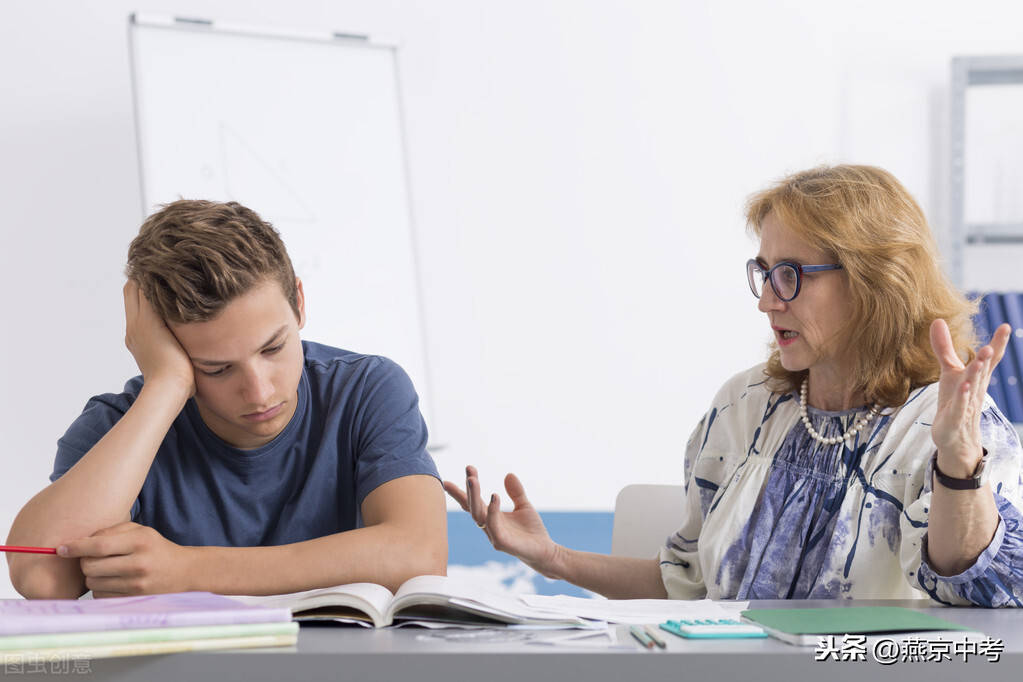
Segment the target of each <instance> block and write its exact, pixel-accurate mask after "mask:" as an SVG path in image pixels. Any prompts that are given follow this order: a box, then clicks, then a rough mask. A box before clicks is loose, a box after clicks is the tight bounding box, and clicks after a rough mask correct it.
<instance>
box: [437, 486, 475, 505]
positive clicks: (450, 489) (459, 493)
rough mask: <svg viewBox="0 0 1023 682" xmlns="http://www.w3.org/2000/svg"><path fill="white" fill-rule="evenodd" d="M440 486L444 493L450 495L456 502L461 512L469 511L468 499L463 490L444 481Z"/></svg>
mask: <svg viewBox="0 0 1023 682" xmlns="http://www.w3.org/2000/svg"><path fill="white" fill-rule="evenodd" d="M442 485H443V486H444V492H446V493H447V494H448V495H450V496H451V499H453V500H454V501H455V502H457V503H458V506H460V507H461V508H462V510H463V511H469V498H468V497H467V496H466V494H465V491H464V490H462V489H461V488H459V487H458V486H457V485H456V484H454V483H452V482H451V481H444V483H443V484H442Z"/></svg>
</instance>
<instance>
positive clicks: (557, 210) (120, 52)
mask: <svg viewBox="0 0 1023 682" xmlns="http://www.w3.org/2000/svg"><path fill="white" fill-rule="evenodd" d="M766 4H767V3H762V2H755V1H753V0H743V1H736V2H731V3H721V2H716V1H715V0H694V1H691V2H685V3H679V2H668V1H664V2H652V1H650V2H637V1H636V0H632V1H630V2H625V1H621V2H594V1H584V0H574V1H570V0H554V1H551V0H546V1H544V0H520V1H518V2H507V1H505V2H496V1H492V2H481V1H478V0H461V1H459V0H430V1H425V0H424V1H420V2H393V1H392V2H379V1H376V0H374V1H369V0H351V1H347V2H344V1H338V2H313V1H312V0H291V2H289V3H280V2H270V1H265V0H264V1H263V2H242V1H241V0H220V1H214V0H210V1H208V2H200V1H198V0H193V1H191V2H172V1H171V0H162V2H150V1H147V0H137V1H136V2H132V3H127V2H119V1H116V0H109V1H107V2H103V3H79V2H71V1H63V2H56V1H51V2H20V3H17V2H15V3H5V7H4V12H5V13H4V18H3V22H2V23H0V93H2V94H0V102H2V106H0V205H2V207H3V216H2V218H0V225H2V229H3V241H2V244H3V248H2V251H0V266H2V267H0V284H2V291H4V294H5V295H4V299H3V302H4V306H3V309H4V316H3V317H4V320H5V325H4V328H3V333H2V334H0V358H2V360H0V372H2V375H0V377H2V386H3V389H4V390H3V391H2V401H3V402H2V404H0V405H2V410H0V432H2V433H3V434H4V437H5V445H6V448H5V452H4V454H3V455H0V457H2V458H3V460H2V461H3V464H4V465H5V466H4V468H3V471H4V474H3V475H2V477H0V532H2V533H3V535H4V536H6V530H7V528H8V527H9V525H10V522H11V521H12V520H13V518H14V515H15V514H16V513H17V510H18V509H19V508H20V507H21V505H22V504H23V503H24V502H25V501H26V500H27V499H28V498H29V497H30V496H31V495H32V494H34V492H35V491H37V490H38V489H39V488H41V487H42V486H43V485H44V484H45V482H46V476H47V474H48V473H49V471H50V467H51V465H52V458H53V453H54V447H55V445H54V444H55V441H56V439H57V438H58V437H59V436H60V434H61V433H62V432H63V430H64V428H65V427H66V426H67V424H68V423H69V422H70V421H71V420H72V419H73V418H74V417H75V415H76V414H77V413H78V411H79V410H80V409H81V407H82V405H83V404H84V402H85V400H86V399H87V398H88V397H89V396H91V395H93V394H95V393H99V392H105V391H115V390H118V389H119V388H120V386H121V385H122V383H123V381H124V379H125V378H127V377H128V376H130V375H131V374H132V373H133V372H134V365H133V362H132V360H131V357H130V356H129V355H128V353H127V351H125V350H124V348H123V344H122V336H123V321H122V311H121V301H120V287H121V284H122V274H121V271H122V267H123V260H124V255H125V252H126V249H127V244H128V241H129V240H130V238H131V236H132V235H133V234H134V232H135V231H136V230H137V227H138V224H139V222H140V218H141V216H140V214H139V212H140V208H139V206H140V198H139V183H138V177H137V159H136V152H135V142H134V130H133V120H132V111H131V85H130V78H129V67H128V49H127V37H126V36H127V30H126V17H127V15H128V13H129V12H130V11H136V10H137V11H153V12H173V13H175V14H179V15H186V16H204V17H211V18H221V19H233V20H237V21H243V22H246V23H253V24H268V25H283V26H295V27H301V28H313V29H338V30H352V31H365V32H369V33H375V34H382V35H388V36H394V37H397V38H399V39H400V40H401V42H402V44H403V49H402V63H401V65H402V76H403V82H404V88H405V91H404V95H405V101H406V113H407V119H408V128H409V129H408V133H409V152H410V156H411V169H412V181H413V194H414V205H415V213H416V216H417V220H418V229H419V235H420V243H421V248H422V253H421V260H422V265H423V270H424V277H423V279H424V281H425V284H426V292H425V298H426V301H425V302H426V313H427V316H428V317H427V324H428V332H429V336H430V347H429V352H430V355H431V359H432V363H433V376H434V386H435V392H436V395H435V396H434V403H435V405H436V412H437V423H436V425H435V426H436V428H437V429H439V432H440V433H441V434H442V437H443V439H444V440H445V441H447V442H448V443H449V444H450V447H449V448H448V449H447V450H445V451H443V452H441V453H439V454H438V455H437V460H438V465H439V466H440V468H441V472H442V474H443V475H444V476H446V477H454V478H458V477H460V475H461V471H462V467H463V465H464V464H466V463H470V462H471V463H474V464H476V465H478V466H479V467H480V468H481V470H482V472H483V478H484V480H483V483H484V486H485V487H487V488H491V487H494V486H497V485H499V484H500V477H501V476H502V475H503V473H504V472H505V471H508V470H514V471H516V472H518V473H519V474H520V476H521V477H522V478H523V479H524V481H525V482H526V484H527V489H528V490H529V491H530V494H531V497H532V498H533V500H534V502H535V503H536V504H537V506H539V507H541V508H548V509H610V507H611V505H612V504H613V500H614V496H615V493H616V491H617V490H618V488H619V487H620V486H621V485H622V484H623V483H626V482H664V481H677V480H679V479H680V476H681V450H682V446H683V444H684V442H685V439H686V437H687V436H688V433H689V431H690V429H691V428H692V426H693V425H694V424H695V422H696V421H697V420H698V418H699V416H700V415H701V414H702V411H703V410H704V409H705V407H706V405H707V404H708V402H709V400H710V398H711V397H712V395H713V393H714V391H715V390H716V388H717V387H718V385H719V384H720V383H721V382H722V381H723V380H724V379H725V378H727V377H728V376H730V375H731V374H732V373H734V372H735V371H738V370H740V369H742V368H743V367H745V366H748V365H750V364H752V363H754V362H756V361H758V360H759V359H760V358H761V357H762V355H763V352H764V349H765V344H766V342H767V340H768V338H769V334H768V333H767V331H768V328H767V325H766V323H765V321H764V320H763V319H762V318H761V316H760V315H759V314H758V313H757V312H756V310H755V306H754V302H753V298H752V297H751V296H750V294H749V292H748V290H747V288H746V284H745V281H744V279H743V263H744V261H745V260H746V259H747V258H748V257H749V256H750V255H751V254H753V253H754V251H755V245H754V244H752V243H751V242H750V241H749V240H748V239H747V238H746V236H745V233H744V230H743V221H742V211H741V207H742V202H743V199H744V197H745V196H747V195H748V194H749V193H750V192H752V191H754V190H756V189H758V188H760V187H762V186H763V185H764V184H765V183H767V182H768V181H770V180H772V179H775V178H777V177H778V176H780V175H781V174H783V173H785V172H788V171H794V170H798V169H801V168H803V167H806V166H809V165H812V164H816V163H821V162H837V161H850V162H864V163H874V164H878V165H881V166H884V167H886V168H888V169H889V170H891V171H893V172H894V173H895V174H896V175H897V176H898V177H900V178H901V179H902V180H903V181H904V182H905V183H906V184H907V186H908V187H909V188H910V189H911V191H913V192H914V193H915V195H916V196H917V197H918V199H919V200H920V201H921V203H922V204H923V206H924V207H925V209H926V210H927V212H928V214H929V215H930V216H931V218H932V220H933V221H934V222H935V224H936V225H938V226H939V227H940V226H941V225H942V224H943V223H944V220H943V216H944V213H943V212H944V210H945V205H944V203H943V197H944V194H945V186H946V185H945V171H944V169H945V159H946V156H947V144H946V129H947V113H946V109H947V104H946V96H947V95H946V93H947V87H946V81H947V75H948V62H949V58H950V57H951V56H952V55H955V54H997V53H1019V52H1023V6H1021V5H1019V3H1018V2H1014V1H1012V0H1005V1H1002V2H994V1H990V0H989V1H980V2H974V3H971V4H970V5H969V10H967V9H966V6H964V5H963V4H962V3H961V2H935V1H934V0H927V1H924V0H912V1H905V2H900V3H892V2H880V1H879V0H867V1H865V2H860V3H856V5H855V6H853V5H852V4H850V3H845V2H804V3H799V2H786V3H774V4H777V5H778V6H776V7H770V8H768V7H765V5H766ZM253 208H255V209H256V210H259V207H258V206H254V207H253ZM312 314H315V311H312ZM322 340H323V341H327V342H330V343H333V344H335V345H340V346H344V345H345V341H344V339H322ZM356 350H372V349H356ZM10 594H13V592H12V591H11V590H10V588H9V586H7V584H6V583H5V582H3V581H0V596H6V595H10Z"/></svg>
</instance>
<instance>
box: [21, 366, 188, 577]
mask: <svg viewBox="0 0 1023 682" xmlns="http://www.w3.org/2000/svg"><path fill="white" fill-rule="evenodd" d="M187 399H188V396H187V395H182V392H180V391H175V390H174V388H173V387H172V386H167V385H161V386H150V387H146V388H143V390H142V392H141V393H140V394H139V396H138V398H137V399H136V400H135V403H134V404H133V405H132V407H131V408H130V409H129V410H128V411H127V412H126V413H125V414H124V416H123V417H121V419H120V420H119V421H118V422H117V424H115V425H114V426H113V428H111V429H110V431H108V432H107V434H106V435H104V436H103V438H102V439H100V441H99V442H97V443H96V445H95V446H93V448H92V449H91V450H90V451H89V452H87V453H86V454H85V455H84V456H83V457H82V459H81V460H79V461H78V463H77V464H75V466H73V467H72V468H71V469H70V470H69V471H68V472H67V473H65V474H64V475H63V476H62V477H61V478H59V479H58V480H56V481H54V482H53V483H51V484H50V485H49V486H47V487H46V488H44V489H43V490H42V491H40V492H39V493H38V494H36V495H35V497H33V498H32V499H31V500H29V501H28V503H27V504H26V505H25V506H24V507H23V508H22V509H21V511H20V512H19V513H18V515H17V517H16V518H15V520H14V523H13V524H12V525H11V531H10V535H9V536H8V544H17V545H36V546H46V547H55V546H57V545H60V544H62V543H65V542H68V541H70V540H74V539H76V538H79V537H84V536H88V535H91V534H92V533H95V532H96V531H98V530H100V529H102V528H107V527H109V526H112V525H114V524H116V523H119V522H121V521H124V520H126V519H127V518H128V514H129V512H130V510H131V505H132V503H133V502H134V501H135V499H136V498H137V497H138V494H139V491H140V490H141V488H142V484H143V482H144V481H145V479H146V475H147V474H148V473H149V467H150V466H151V465H152V462H153V457H154V456H155V455H156V451H157V449H158V448H159V446H160V443H161V442H162V440H163V438H164V436H165V435H166V433H167V429H168V428H170V424H171V423H172V422H173V421H174V418H175V417H176V416H177V414H178V413H179V412H180V411H181V409H182V407H183V406H184V404H185V401H186V400H187ZM8 562H9V566H10V573H11V581H12V582H13V583H14V586H15V588H16V589H18V591H19V592H21V593H22V594H25V596H33V597H40V596H48V595H47V594H46V593H47V592H48V591H49V590H51V589H53V590H56V593H57V594H59V596H67V594H70V592H74V591H75V590H78V594H81V592H82V588H81V572H80V571H79V570H78V569H77V562H76V561H75V562H73V561H67V560H59V559H55V558H54V557H52V556H33V555H19V556H16V557H8ZM39 573H43V574H46V575H39ZM73 577H76V578H77V579H76V580H73V579H72V578H73ZM68 581H71V583H72V584H70V585H68V586H67V587H66V588H65V587H63V585H64V584H65V583H67V582H68ZM22 586H25V589H22ZM26 591H29V592H35V594H31V595H29V594H26ZM39 592H42V593H43V594H39ZM75 596H77V595H75Z"/></svg>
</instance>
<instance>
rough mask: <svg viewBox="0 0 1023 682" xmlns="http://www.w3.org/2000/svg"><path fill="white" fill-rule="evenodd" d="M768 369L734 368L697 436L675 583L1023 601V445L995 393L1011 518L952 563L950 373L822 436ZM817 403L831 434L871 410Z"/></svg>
mask: <svg viewBox="0 0 1023 682" xmlns="http://www.w3.org/2000/svg"><path fill="white" fill-rule="evenodd" d="M766 381H767V378H766V375H765V374H764V365H763V364H760V365H757V366H756V367H753V368H752V369H750V370H748V371H745V372H742V373H740V374H738V375H736V376H735V377H733V378H732V379H731V380H729V381H728V382H727V383H726V384H725V385H724V386H723V387H722V389H721V390H720V391H719V392H718V394H717V396H716V397H715V398H714V402H713V404H712V406H711V409H710V410H709V411H708V412H707V414H706V415H704V417H703V419H702V420H701V421H700V423H699V424H698V425H697V428H696V430H695V431H694V432H693V434H692V436H691V437H690V439H689V444H688V446H687V447H686V458H685V476H686V506H685V514H684V520H683V523H682V526H681V528H679V530H678V532H676V533H675V534H674V535H672V536H671V537H669V538H668V539H667V543H666V546H665V547H664V548H662V549H661V551H660V562H661V573H662V577H663V579H664V584H665V587H666V588H667V591H668V596H669V597H671V598H674V599H696V598H702V597H704V596H707V597H710V598H713V599H788V598H791V599H818V598H826V599H835V598H849V599H853V598H857V599H869V598H874V599H881V598H884V599H914V598H921V597H924V596H925V595H926V596H930V598H932V599H934V600H935V601H938V602H940V603H946V604H977V605H981V606H1021V605H1023V603H1021V599H1023V523H1021V521H1023V515H1021V510H1023V500H1021V491H1023V481H1021V465H1023V448H1021V447H1020V441H1019V437H1018V435H1017V433H1016V430H1015V428H1014V427H1013V426H1012V424H1010V423H1009V422H1008V421H1007V420H1006V418H1005V417H1004V416H1003V415H1002V413H1001V412H1000V411H999V410H998V408H997V407H996V406H995V405H994V403H993V402H992V401H991V399H990V397H988V398H986V399H985V404H984V410H983V412H982V413H981V424H980V426H981V437H982V442H983V445H984V447H985V448H986V449H987V451H988V463H987V467H986V472H987V474H986V475H987V477H988V479H987V480H988V481H989V483H990V486H991V489H992V490H993V491H994V495H995V501H996V503H997V507H998V512H999V515H1000V517H1001V519H1000V521H999V523H998V529H997V531H996V533H995V536H994V539H993V540H992V541H991V543H990V544H989V546H988V547H987V549H986V550H985V551H984V552H983V553H982V554H981V555H980V557H978V558H977V560H976V562H975V563H974V565H973V566H971V567H970V568H968V569H967V570H966V571H964V572H963V573H961V574H959V575H955V576H947V577H943V576H939V575H937V574H936V573H935V572H934V571H933V570H932V569H931V568H930V566H929V565H928V564H927V515H928V514H927V513H928V506H929V505H930V499H931V465H930V460H931V455H932V454H933V453H934V451H935V448H934V443H933V442H932V440H931V420H932V419H933V417H934V414H935V411H936V404H937V398H938V387H937V384H931V385H928V386H924V387H922V388H919V389H916V390H914V391H912V392H911V393H910V395H909V399H908V400H907V401H906V403H905V404H904V405H902V406H901V407H899V408H897V409H886V410H884V411H883V412H882V414H881V415H880V416H878V417H877V418H875V419H874V421H873V422H871V423H870V424H869V425H867V426H866V427H864V428H863V430H861V431H860V432H859V433H858V434H857V435H855V436H853V437H852V438H851V439H850V440H848V441H846V442H845V443H840V444H836V445H822V444H821V443H819V442H817V441H816V440H814V439H813V438H812V437H811V436H810V435H809V434H808V433H807V431H806V428H805V427H804V426H803V424H802V422H801V421H800V416H799V396H798V393H784V394H779V393H772V392H771V391H769V390H768V389H767V386H766ZM808 413H809V417H810V422H811V423H812V424H813V426H814V428H815V429H816V430H817V431H818V433H820V435H821V436H823V437H829V436H840V435H841V434H842V433H844V432H845V431H846V429H848V428H849V427H850V426H851V425H852V423H853V422H854V421H855V419H856V417H857V416H862V414H863V410H862V409H860V410H846V411H843V412H827V411H824V410H817V409H814V408H812V407H808Z"/></svg>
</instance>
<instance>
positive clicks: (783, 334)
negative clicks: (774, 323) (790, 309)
mask: <svg viewBox="0 0 1023 682" xmlns="http://www.w3.org/2000/svg"><path fill="white" fill-rule="evenodd" d="M774 337H775V338H776V339H777V340H778V345H779V346H788V345H791V344H793V343H795V342H796V339H798V338H799V333H798V332H794V331H792V330H791V329H778V328H777V327H776V328H775V330H774Z"/></svg>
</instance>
